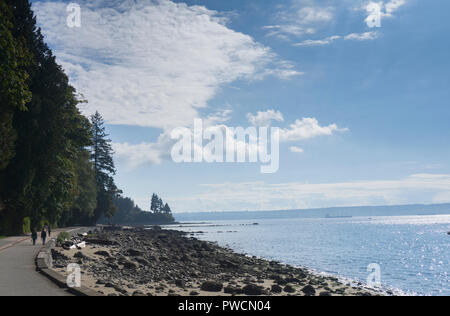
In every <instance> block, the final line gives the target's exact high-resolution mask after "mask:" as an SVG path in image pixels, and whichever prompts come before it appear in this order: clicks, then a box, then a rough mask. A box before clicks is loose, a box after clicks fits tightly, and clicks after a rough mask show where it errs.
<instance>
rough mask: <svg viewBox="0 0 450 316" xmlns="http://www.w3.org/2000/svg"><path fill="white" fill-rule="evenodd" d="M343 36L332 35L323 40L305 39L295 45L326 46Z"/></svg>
mask: <svg viewBox="0 0 450 316" xmlns="http://www.w3.org/2000/svg"><path fill="white" fill-rule="evenodd" d="M340 38H341V37H340V36H338V35H335V36H330V37H327V38H324V39H321V40H305V41H303V42H300V43H297V44H294V46H324V45H328V44H331V43H332V42H334V41H335V40H337V39H340Z"/></svg>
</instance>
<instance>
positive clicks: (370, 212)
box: [174, 203, 450, 222]
mask: <svg viewBox="0 0 450 316" xmlns="http://www.w3.org/2000/svg"><path fill="white" fill-rule="evenodd" d="M441 214H450V203H448V204H430V205H422V204H415V205H394V206H390V205H389V206H352V207H331V208H317V209H304V210H280V211H240V212H204V213H178V214H174V216H175V219H176V220H177V221H179V222H192V221H220V220H257V219H276V218H322V217H327V216H328V217H334V216H336V217H340V216H353V217H356V216H402V215H441Z"/></svg>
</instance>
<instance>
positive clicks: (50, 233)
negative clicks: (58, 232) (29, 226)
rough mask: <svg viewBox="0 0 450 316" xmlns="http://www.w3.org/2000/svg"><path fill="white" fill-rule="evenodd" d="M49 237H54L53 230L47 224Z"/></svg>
mask: <svg viewBox="0 0 450 316" xmlns="http://www.w3.org/2000/svg"><path fill="white" fill-rule="evenodd" d="M47 231H48V237H52V229H51V228H50V224H47Z"/></svg>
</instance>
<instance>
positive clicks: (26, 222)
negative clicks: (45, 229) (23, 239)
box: [22, 217, 31, 234]
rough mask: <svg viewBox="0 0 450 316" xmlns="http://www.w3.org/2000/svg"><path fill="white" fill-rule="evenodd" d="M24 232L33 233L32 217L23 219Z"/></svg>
mask: <svg viewBox="0 0 450 316" xmlns="http://www.w3.org/2000/svg"><path fill="white" fill-rule="evenodd" d="M22 232H23V233H24V234H28V233H31V219H30V218H29V217H25V218H24V219H23V224H22Z"/></svg>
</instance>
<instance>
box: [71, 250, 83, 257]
mask: <svg viewBox="0 0 450 316" xmlns="http://www.w3.org/2000/svg"><path fill="white" fill-rule="evenodd" d="M73 257H74V258H78V259H83V258H84V257H85V255H84V254H83V253H82V252H81V251H78V252H77V253H75V254H74V255H73Z"/></svg>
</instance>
